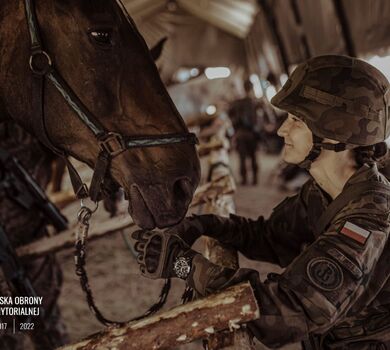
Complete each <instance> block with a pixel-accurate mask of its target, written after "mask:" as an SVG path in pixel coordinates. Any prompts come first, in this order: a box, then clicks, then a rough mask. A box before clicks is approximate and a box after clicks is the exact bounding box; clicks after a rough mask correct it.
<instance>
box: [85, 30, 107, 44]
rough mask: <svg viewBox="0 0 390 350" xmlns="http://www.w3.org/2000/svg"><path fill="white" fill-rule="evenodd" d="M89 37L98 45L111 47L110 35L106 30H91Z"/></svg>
mask: <svg viewBox="0 0 390 350" xmlns="http://www.w3.org/2000/svg"><path fill="white" fill-rule="evenodd" d="M89 36H90V37H91V38H92V39H93V41H94V42H96V43H97V44H99V45H104V46H107V45H109V46H111V45H112V40H111V39H112V34H111V32H110V31H108V30H91V31H90V32H89Z"/></svg>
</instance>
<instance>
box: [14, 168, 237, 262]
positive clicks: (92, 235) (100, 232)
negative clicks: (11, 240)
mask: <svg viewBox="0 0 390 350" xmlns="http://www.w3.org/2000/svg"><path fill="white" fill-rule="evenodd" d="M234 190H235V185H234V182H233V181H232V179H231V177H229V176H222V177H219V178H217V179H215V180H214V181H212V182H208V183H206V184H205V185H203V186H201V187H199V188H198V189H197V191H196V192H195V195H194V198H193V200H192V203H191V207H195V206H197V205H200V204H204V203H210V202H212V201H215V200H217V199H218V198H220V197H221V196H223V195H226V194H230V193H233V192H234ZM132 226H135V224H134V223H133V220H132V219H131V217H130V216H128V215H126V216H124V217H114V218H112V219H109V220H106V221H95V220H91V229H90V232H89V234H88V241H91V240H94V239H97V238H100V237H103V236H105V235H109V234H113V233H116V232H118V231H122V230H124V229H127V228H130V227H132ZM75 230H76V228H75V227H73V228H70V229H68V230H66V231H64V232H61V233H59V234H57V235H55V236H51V237H44V238H41V239H39V240H37V241H35V242H32V243H29V244H26V245H24V246H22V247H19V248H17V249H16V252H17V254H18V256H19V257H21V258H23V259H34V258H38V257H41V256H44V255H47V254H50V253H56V252H59V251H61V250H64V249H67V248H72V247H73V246H74V242H75Z"/></svg>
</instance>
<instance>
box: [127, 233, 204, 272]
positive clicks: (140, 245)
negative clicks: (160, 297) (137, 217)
mask: <svg viewBox="0 0 390 350" xmlns="http://www.w3.org/2000/svg"><path fill="white" fill-rule="evenodd" d="M132 237H133V238H134V239H135V240H136V241H137V242H136V244H135V247H134V248H135V250H136V251H137V252H138V253H139V254H138V257H137V262H138V263H139V265H140V270H141V273H142V274H143V275H144V276H146V277H149V278H152V279H157V278H171V277H179V278H182V279H185V278H186V277H187V276H188V274H189V272H190V269H191V261H192V258H193V257H194V255H196V254H198V253H196V252H195V251H193V250H191V249H190V247H189V246H188V245H187V244H186V243H185V242H184V241H183V240H182V239H181V238H180V237H178V236H176V235H174V234H170V233H168V232H159V231H146V230H139V231H135V232H134V233H133V234H132Z"/></svg>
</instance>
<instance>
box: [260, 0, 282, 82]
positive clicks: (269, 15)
mask: <svg viewBox="0 0 390 350" xmlns="http://www.w3.org/2000/svg"><path fill="white" fill-rule="evenodd" d="M257 2H258V4H259V6H260V8H261V9H262V10H263V12H264V15H265V18H266V20H267V23H268V26H269V28H270V30H271V32H272V35H273V37H274V39H275V43H276V45H277V46H278V49H279V53H280V57H281V59H282V64H283V69H284V71H285V73H286V74H288V66H289V62H288V58H287V53H286V49H285V48H284V44H283V40H282V37H281V35H280V33H279V30H278V26H277V23H276V19H275V16H274V13H273V11H272V9H271V7H270V6H269V4H268V2H267V0H257Z"/></svg>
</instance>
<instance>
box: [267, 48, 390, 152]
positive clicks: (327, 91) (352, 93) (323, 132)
mask: <svg viewBox="0 0 390 350" xmlns="http://www.w3.org/2000/svg"><path fill="white" fill-rule="evenodd" d="M271 103H272V104H273V105H274V106H276V107H278V108H280V109H282V110H285V111H287V112H289V113H291V114H294V115H296V116H297V117H300V118H302V119H303V120H304V121H305V122H306V124H307V125H308V127H309V128H310V130H311V131H312V132H313V134H314V135H316V136H319V137H322V138H329V139H333V140H336V141H339V142H342V143H345V144H350V145H359V146H367V145H373V144H375V143H378V142H381V141H384V140H385V139H386V138H387V137H388V136H389V134H390V122H389V118H390V115H389V114H390V111H389V109H390V88H389V81H388V80H387V79H386V77H385V76H384V75H383V74H382V73H381V72H380V71H379V70H378V69H376V68H375V67H373V66H371V65H370V64H368V63H366V62H364V61H362V60H359V59H356V58H352V57H347V56H339V55H325V56H318V57H314V58H312V59H310V60H308V61H306V62H304V63H302V64H300V65H299V66H298V67H297V68H296V69H295V70H294V72H293V73H292V75H291V77H290V78H289V79H288V81H287V82H286V84H285V85H284V86H283V87H282V89H281V90H280V91H279V92H278V93H277V94H276V95H275V96H274V97H273V99H272V101H271Z"/></svg>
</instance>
